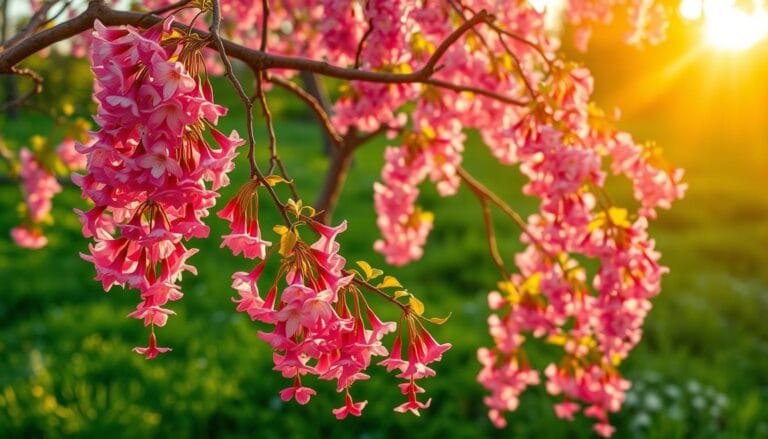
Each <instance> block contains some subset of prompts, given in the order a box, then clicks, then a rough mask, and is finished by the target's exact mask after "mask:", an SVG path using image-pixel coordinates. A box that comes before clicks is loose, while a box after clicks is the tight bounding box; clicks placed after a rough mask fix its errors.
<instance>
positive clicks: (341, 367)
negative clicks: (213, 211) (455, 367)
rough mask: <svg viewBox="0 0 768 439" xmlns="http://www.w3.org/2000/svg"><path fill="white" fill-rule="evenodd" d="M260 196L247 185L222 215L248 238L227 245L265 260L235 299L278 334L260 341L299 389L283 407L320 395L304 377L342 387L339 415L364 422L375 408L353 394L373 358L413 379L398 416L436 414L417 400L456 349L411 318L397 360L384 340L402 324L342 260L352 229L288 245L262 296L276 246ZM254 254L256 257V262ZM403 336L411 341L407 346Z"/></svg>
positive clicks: (238, 285)
mask: <svg viewBox="0 0 768 439" xmlns="http://www.w3.org/2000/svg"><path fill="white" fill-rule="evenodd" d="M257 189H258V184H253V183H247V184H246V185H244V186H243V188H241V190H240V191H239V192H238V195H237V196H236V197H235V198H233V199H232V201H230V203H229V204H228V205H227V207H225V209H224V210H223V211H222V213H221V216H222V217H223V218H225V219H227V220H229V221H230V224H231V226H230V227H231V228H232V230H233V232H234V231H235V230H243V233H241V235H242V237H243V238H244V239H242V240H239V241H238V242H239V243H238V244H234V243H233V241H232V239H231V235H227V236H225V237H224V245H227V246H228V247H230V248H231V249H232V251H233V253H235V254H238V253H240V251H242V252H243V253H244V255H245V256H246V257H257V258H260V259H264V260H263V261H262V262H260V263H259V264H257V265H256V267H255V268H254V269H253V270H252V271H251V272H237V273H234V275H233V276H232V279H233V282H232V288H234V289H235V291H237V293H238V295H239V297H238V298H236V299H233V300H234V301H235V302H236V303H237V304H238V305H237V310H238V311H240V312H245V313H247V314H248V315H249V316H250V318H251V319H252V320H254V321H258V322H261V323H263V324H266V325H268V327H269V328H270V329H271V330H270V331H259V337H261V339H262V340H264V341H265V342H267V343H268V344H269V345H270V347H271V348H272V349H273V351H274V353H273V356H272V358H273V361H274V363H275V366H274V370H276V371H278V372H280V373H281V375H282V376H283V377H284V378H287V379H290V380H292V385H291V386H290V387H287V388H285V389H283V390H282V391H281V392H280V397H281V398H282V399H283V400H284V401H289V400H291V399H295V400H296V402H298V403H299V404H302V405H303V404H306V403H308V402H309V400H310V398H311V397H312V395H315V394H316V391H315V390H314V389H313V388H311V387H308V386H306V383H305V382H304V381H302V378H303V377H305V376H306V375H313V376H315V377H317V378H319V379H323V380H335V381H336V390H337V391H338V392H344V393H345V398H344V405H343V406H341V407H339V408H337V409H334V410H333V413H334V415H335V416H336V418H338V419H344V418H346V417H347V416H349V415H352V416H360V415H361V413H362V410H363V408H364V407H365V406H366V404H367V403H368V401H357V402H356V401H355V400H354V399H353V398H352V396H351V393H350V388H351V387H352V385H353V384H354V383H355V382H357V381H359V380H366V379H368V378H369V376H368V375H367V374H366V373H365V371H366V369H368V367H369V366H370V364H371V361H372V359H373V357H387V358H386V359H384V360H383V361H380V362H379V364H380V365H383V366H386V367H387V370H388V371H392V370H398V371H399V372H400V373H399V374H398V377H399V378H402V379H404V380H406V382H405V383H404V384H402V385H401V386H400V387H401V391H402V393H403V394H404V395H406V396H407V401H406V402H405V403H403V404H401V405H400V406H398V407H396V408H395V410H396V411H398V412H405V411H411V412H413V413H415V414H418V413H419V412H418V411H419V409H423V408H427V407H429V404H430V401H429V400H427V401H426V402H422V401H419V400H418V399H417V396H416V394H417V393H422V392H424V389H423V388H421V387H420V386H419V385H418V384H416V380H418V379H422V378H425V377H429V376H433V375H434V374H435V372H434V370H433V369H431V368H429V367H428V364H430V363H432V362H434V361H439V360H440V359H441V357H442V353H443V352H445V351H446V350H447V349H448V348H449V347H450V345H449V344H438V343H437V342H436V341H435V340H434V338H432V336H431V335H430V334H429V333H428V332H427V331H426V329H424V327H423V326H422V325H421V323H419V322H418V321H417V320H416V319H415V317H413V316H412V315H409V314H406V315H405V316H404V320H405V321H406V322H408V327H407V328H406V329H405V330H404V331H401V332H400V333H399V334H398V335H397V337H396V339H395V341H394V345H393V347H392V351H391V353H390V352H389V351H388V350H387V348H386V347H384V345H383V344H382V338H383V337H384V336H385V335H386V334H388V333H390V332H394V331H396V329H397V325H396V324H395V323H394V322H382V321H381V319H379V317H378V316H377V315H376V313H375V312H374V310H373V308H372V307H371V306H370V304H369V303H368V300H367V299H366V297H365V296H364V295H363V294H362V292H361V291H360V289H359V288H358V287H357V285H356V284H354V283H353V282H352V281H353V277H354V274H353V273H351V272H347V271H345V270H344V266H345V264H346V260H345V258H344V257H343V256H341V255H340V254H339V250H340V246H339V243H338V242H336V237H337V236H338V234H339V233H341V232H343V231H344V230H346V227H347V224H346V222H342V223H341V224H340V225H338V226H336V227H330V226H326V225H323V224H320V223H318V222H316V221H314V220H310V222H309V224H310V226H311V229H312V230H313V231H314V233H316V234H317V235H318V239H317V241H315V242H314V243H312V244H307V243H305V242H304V241H301V240H297V241H294V244H293V245H292V246H291V247H286V246H285V244H284V243H282V242H281V254H283V255H284V257H283V259H282V262H281V266H280V270H279V276H278V278H277V279H275V280H274V281H273V282H272V285H271V287H270V288H269V289H268V291H267V293H266V295H265V296H264V297H262V295H261V294H260V291H259V286H258V281H259V280H260V278H261V276H262V273H263V271H264V267H265V265H266V262H267V259H266V258H268V257H269V255H271V254H272V252H269V253H264V251H263V248H264V246H266V245H269V243H266V242H265V241H263V240H262V238H261V235H260V231H259V226H258V218H257V216H258V209H257V201H256V200H257V196H256V191H257ZM246 217H247V221H246V222H247V223H250V227H249V226H248V225H246V226H245V228H242V226H238V225H236V223H237V222H239V221H240V218H246ZM283 232H284V234H291V235H290V236H296V237H297V239H298V234H295V235H294V233H297V231H296V230H293V229H291V230H284V231H283ZM246 236H248V237H250V238H248V239H246V238H245V237H246ZM249 250H253V251H254V252H253V253H251V254H250V255H249V253H248V252H249ZM257 253H258V254H257ZM281 279H282V280H284V282H285V286H284V287H283V286H281ZM403 332H405V334H407V336H406V338H405V343H404V342H403V335H402V334H403ZM403 350H405V352H403ZM404 354H405V355H404Z"/></svg>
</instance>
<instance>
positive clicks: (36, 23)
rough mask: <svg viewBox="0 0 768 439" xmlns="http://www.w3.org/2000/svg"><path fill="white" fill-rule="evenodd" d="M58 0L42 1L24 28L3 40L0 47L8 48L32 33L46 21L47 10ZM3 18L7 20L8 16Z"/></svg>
mask: <svg viewBox="0 0 768 439" xmlns="http://www.w3.org/2000/svg"><path fill="white" fill-rule="evenodd" d="M58 2H59V0H48V1H46V2H43V4H42V5H41V6H40V9H38V10H37V11H35V13H34V14H32V17H31V18H30V19H29V23H27V25H26V26H24V29H22V30H21V32H19V33H18V34H16V35H14V36H13V37H11V38H9V39H8V40H6V41H4V42H3V44H2V46H0V47H2V49H3V50H5V49H8V48H10V47H13V46H15V45H16V44H18V43H20V42H21V41H24V40H25V39H27V38H29V37H30V36H32V35H34V33H35V32H36V31H37V30H38V29H39V28H40V27H41V26H43V25H44V24H45V23H46V21H47V17H48V11H50V10H51V8H53V6H54V5H56V3H58ZM4 19H5V20H7V19H8V17H5V18H4ZM3 37H5V35H3Z"/></svg>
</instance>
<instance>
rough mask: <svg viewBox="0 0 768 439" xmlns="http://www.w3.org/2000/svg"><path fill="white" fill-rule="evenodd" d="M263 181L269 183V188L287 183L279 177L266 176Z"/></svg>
mask: <svg viewBox="0 0 768 439" xmlns="http://www.w3.org/2000/svg"><path fill="white" fill-rule="evenodd" d="M264 180H267V183H269V185H270V186H274V185H276V184H278V183H288V180H286V179H284V178H283V177H281V176H279V175H267V176H266V177H264Z"/></svg>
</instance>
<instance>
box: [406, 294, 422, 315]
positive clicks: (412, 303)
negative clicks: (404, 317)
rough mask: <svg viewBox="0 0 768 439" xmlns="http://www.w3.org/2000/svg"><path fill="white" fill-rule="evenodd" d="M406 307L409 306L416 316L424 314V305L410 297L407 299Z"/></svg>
mask: <svg viewBox="0 0 768 439" xmlns="http://www.w3.org/2000/svg"><path fill="white" fill-rule="evenodd" d="M408 305H410V306H411V309H412V310H413V312H415V313H416V315H417V316H420V315H422V314H424V303H422V302H421V300H419V299H417V298H415V297H413V296H411V297H409V298H408Z"/></svg>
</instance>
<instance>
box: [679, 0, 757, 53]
mask: <svg viewBox="0 0 768 439" xmlns="http://www.w3.org/2000/svg"><path fill="white" fill-rule="evenodd" d="M679 12H680V15H681V16H682V17H683V18H685V19H686V20H691V21H693V20H698V19H699V18H701V17H702V16H703V17H704V39H705V41H706V43H707V44H708V45H709V46H711V47H714V48H716V49H720V50H731V51H738V50H746V49H749V48H751V47H753V46H755V45H756V44H758V43H760V42H761V41H763V40H765V39H766V38H768V11H766V9H765V6H764V5H763V2H762V1H760V0H754V2H753V4H752V8H751V10H750V11H748V10H746V9H743V8H742V7H740V6H738V5H736V2H735V1H734V0H703V1H702V0H683V1H682V2H681V3H680V7H679Z"/></svg>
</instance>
